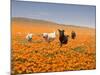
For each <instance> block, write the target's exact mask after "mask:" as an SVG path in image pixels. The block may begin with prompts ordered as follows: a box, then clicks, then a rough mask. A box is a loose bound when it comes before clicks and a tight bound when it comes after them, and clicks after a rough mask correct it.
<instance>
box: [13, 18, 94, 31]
mask: <svg viewBox="0 0 100 75" xmlns="http://www.w3.org/2000/svg"><path fill="white" fill-rule="evenodd" d="M12 22H16V23H23V24H25V25H44V26H47V25H50V26H52V25H53V26H56V27H60V26H61V27H74V28H89V27H81V26H75V25H65V24H58V23H55V22H51V21H45V20H39V19H30V18H24V17H13V18H12ZM23 24H22V25H23ZM91 29H92V28H91Z"/></svg>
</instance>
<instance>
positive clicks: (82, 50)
mask: <svg viewBox="0 0 100 75" xmlns="http://www.w3.org/2000/svg"><path fill="white" fill-rule="evenodd" d="M71 49H72V50H74V51H77V52H80V53H83V52H85V47H83V46H77V47H75V48H71Z"/></svg>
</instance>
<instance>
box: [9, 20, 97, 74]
mask: <svg viewBox="0 0 100 75" xmlns="http://www.w3.org/2000/svg"><path fill="white" fill-rule="evenodd" d="M57 29H64V30H65V35H66V34H67V35H69V38H68V43H67V44H64V45H62V47H60V45H59V34H58V31H57ZM73 30H74V31H75V32H76V38H75V39H71V31H73ZM53 31H56V33H57V37H56V38H55V39H54V40H53V41H50V42H49V43H48V42H46V41H45V40H44V38H43V37H42V35H41V34H42V33H43V32H53ZM27 33H32V34H34V35H33V36H32V41H31V42H29V41H27V40H26V39H25V37H26V35H27ZM91 69H96V41H95V29H94V28H86V27H78V26H72V25H71V26H70V25H68V26H67V25H60V24H56V23H51V22H46V21H39V20H38V21H36V20H34V21H29V20H26V19H25V20H23V19H14V20H12V40H11V72H12V74H13V75H16V74H29V73H42V72H61V71H75V70H91Z"/></svg>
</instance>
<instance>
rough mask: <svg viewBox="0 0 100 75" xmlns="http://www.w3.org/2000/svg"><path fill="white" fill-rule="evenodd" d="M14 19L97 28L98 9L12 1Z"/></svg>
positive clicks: (86, 6) (88, 6) (85, 6)
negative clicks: (22, 18)
mask: <svg viewBox="0 0 100 75" xmlns="http://www.w3.org/2000/svg"><path fill="white" fill-rule="evenodd" d="M11 9H12V11H11V13H12V14H11V16H12V17H25V18H31V19H40V20H47V21H52V22H56V23H59V24H66V25H78V26H85V27H92V28H95V19H96V7H95V6H90V5H73V4H57V3H43V2H28V1H16V0H12V7H11Z"/></svg>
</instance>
